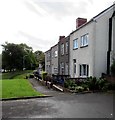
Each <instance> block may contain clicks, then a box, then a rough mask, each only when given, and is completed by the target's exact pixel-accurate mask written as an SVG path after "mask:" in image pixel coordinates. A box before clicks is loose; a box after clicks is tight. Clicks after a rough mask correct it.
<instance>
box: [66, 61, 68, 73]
mask: <svg viewBox="0 0 115 120" xmlns="http://www.w3.org/2000/svg"><path fill="white" fill-rule="evenodd" d="M65 74H66V75H68V63H66V64H65Z"/></svg>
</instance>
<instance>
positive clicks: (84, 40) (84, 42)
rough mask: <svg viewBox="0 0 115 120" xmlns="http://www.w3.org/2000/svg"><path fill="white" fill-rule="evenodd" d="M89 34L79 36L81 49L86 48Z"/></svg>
mask: <svg viewBox="0 0 115 120" xmlns="http://www.w3.org/2000/svg"><path fill="white" fill-rule="evenodd" d="M88 40H89V34H88V33H87V34H85V35H82V36H81V47H84V46H88Z"/></svg>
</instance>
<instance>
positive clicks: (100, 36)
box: [94, 9, 112, 77]
mask: <svg viewBox="0 0 115 120" xmlns="http://www.w3.org/2000/svg"><path fill="white" fill-rule="evenodd" d="M111 16H112V9H111V10H107V11H106V12H105V13H104V14H102V15H99V16H98V17H97V18H95V21H96V41H95V66H94V67H95V68H94V76H96V77H100V76H101V74H102V73H106V71H107V51H108V39H109V18H110V17H111Z"/></svg>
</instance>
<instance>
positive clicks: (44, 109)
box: [2, 79, 113, 120]
mask: <svg viewBox="0 0 115 120" xmlns="http://www.w3.org/2000/svg"><path fill="white" fill-rule="evenodd" d="M30 82H31V83H32V84H33V87H34V88H35V89H36V90H38V91H39V92H41V93H43V94H46V95H51V96H53V97H46V98H33V99H26V100H25V99H23V100H12V101H2V118H3V119H4V120H8V119H11V120H13V119H17V118H22V119H24V118H27V119H28V118H30V119H31V118H54V119H55V118H66V119H67V118H113V94H112V93H88V94H72V93H64V92H60V91H55V90H53V89H48V88H47V87H45V86H42V85H41V84H40V83H39V81H37V80H35V79H30Z"/></svg>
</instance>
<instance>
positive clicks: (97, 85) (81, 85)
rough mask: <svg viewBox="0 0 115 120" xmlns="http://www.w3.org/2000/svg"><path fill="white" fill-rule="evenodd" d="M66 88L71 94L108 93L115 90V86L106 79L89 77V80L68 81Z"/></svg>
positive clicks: (65, 83)
mask: <svg viewBox="0 0 115 120" xmlns="http://www.w3.org/2000/svg"><path fill="white" fill-rule="evenodd" d="M64 87H65V88H66V89H69V90H70V91H71V92H84V91H91V92H97V91H101V92H106V91H109V90H115V84H112V83H110V82H108V81H107V80H106V79H105V78H99V79H97V78H96V77H88V78H87V79H85V80H83V79H77V80H76V79H68V80H66V81H65V82H64Z"/></svg>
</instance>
